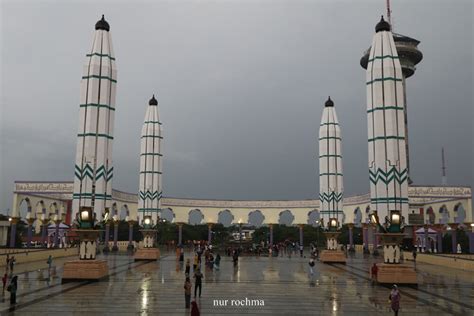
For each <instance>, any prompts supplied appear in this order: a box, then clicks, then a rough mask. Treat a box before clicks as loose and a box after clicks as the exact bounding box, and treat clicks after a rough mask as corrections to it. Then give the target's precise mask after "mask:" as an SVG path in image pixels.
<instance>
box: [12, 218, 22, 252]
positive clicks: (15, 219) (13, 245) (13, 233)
mask: <svg viewBox="0 0 474 316" xmlns="http://www.w3.org/2000/svg"><path fill="white" fill-rule="evenodd" d="M19 220H20V218H19V217H12V218H11V220H10V248H15V244H16V226H17V224H18V221H19Z"/></svg>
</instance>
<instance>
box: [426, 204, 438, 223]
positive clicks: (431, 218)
mask: <svg viewBox="0 0 474 316" xmlns="http://www.w3.org/2000/svg"><path fill="white" fill-rule="evenodd" d="M435 220H436V215H435V212H434V210H433V208H432V207H431V206H430V207H428V209H427V210H426V223H427V224H431V225H433V224H434V223H435Z"/></svg>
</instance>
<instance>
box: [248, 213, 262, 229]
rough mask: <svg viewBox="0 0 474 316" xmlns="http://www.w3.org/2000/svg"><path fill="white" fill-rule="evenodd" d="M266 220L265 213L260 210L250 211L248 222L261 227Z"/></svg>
mask: <svg viewBox="0 0 474 316" xmlns="http://www.w3.org/2000/svg"><path fill="white" fill-rule="evenodd" d="M264 221H265V215H263V213H262V212H261V211H260V210H255V211H252V212H250V213H249V217H248V220H247V223H249V224H250V225H252V226H255V227H260V226H262V224H263V222H264Z"/></svg>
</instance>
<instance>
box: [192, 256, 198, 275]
mask: <svg viewBox="0 0 474 316" xmlns="http://www.w3.org/2000/svg"><path fill="white" fill-rule="evenodd" d="M198 264H199V258H198V255H197V254H196V255H194V263H193V271H196V268H197V266H198Z"/></svg>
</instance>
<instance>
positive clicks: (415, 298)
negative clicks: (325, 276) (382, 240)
mask: <svg viewBox="0 0 474 316" xmlns="http://www.w3.org/2000/svg"><path fill="white" fill-rule="evenodd" d="M329 265H330V266H332V267H335V268H337V269H340V270H343V271H346V272H348V273H350V274H352V275H355V276H357V277H359V278H361V279H364V280H367V281H369V282H371V279H370V278H368V277H365V276H362V275H360V274H358V273H355V272H354V271H351V270H349V269H344V268H343V266H339V264H331V263H330V264H329ZM346 266H348V267H351V268H355V267H353V266H350V265H346ZM356 269H357V270H362V269H360V268H356ZM364 272H367V271H364ZM367 273H368V272H367ZM377 286H380V287H384V288H386V289H389V290H390V289H391V286H390V285H383V284H379V285H377ZM406 289H407V288H404V289H400V288H399V289H398V290H399V291H400V293H401V294H403V295H405V296H407V297H409V298H411V299H413V300H415V301H419V302H422V303H424V304H425V305H428V306H430V305H436V306H437V307H438V308H439V309H440V310H443V311H445V312H447V313H449V314H451V315H460V316H464V315H465V314H463V313H456V312H454V311H453V310H451V309H449V308H446V307H443V306H441V305H439V304H436V303H434V302H433V301H428V300H426V299H423V298H420V297H418V296H416V295H414V294H410V293H408V292H406ZM426 294H430V295H432V294H431V293H430V292H426ZM443 299H444V300H446V301H448V302H450V301H451V299H447V298H443ZM452 301H453V302H452V303H455V304H458V305H460V306H463V305H465V304H464V303H459V302H456V301H454V300H452ZM463 307H464V306H463ZM468 308H469V309H473V308H472V307H471V306H469V307H468Z"/></svg>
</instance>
